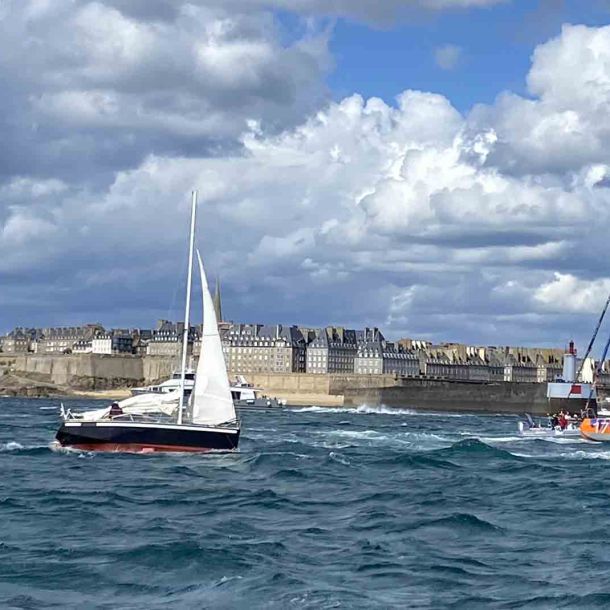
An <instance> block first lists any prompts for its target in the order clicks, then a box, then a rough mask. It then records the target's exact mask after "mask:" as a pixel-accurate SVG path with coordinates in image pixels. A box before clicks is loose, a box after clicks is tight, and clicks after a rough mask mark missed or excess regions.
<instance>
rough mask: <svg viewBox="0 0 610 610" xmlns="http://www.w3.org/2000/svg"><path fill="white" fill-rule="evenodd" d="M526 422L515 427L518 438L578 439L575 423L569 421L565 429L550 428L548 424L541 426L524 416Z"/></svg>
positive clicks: (527, 415) (578, 430)
mask: <svg viewBox="0 0 610 610" xmlns="http://www.w3.org/2000/svg"><path fill="white" fill-rule="evenodd" d="M525 419H526V421H525V422H523V421H520V422H519V423H518V425H517V430H518V433H519V436H522V437H523V438H579V437H580V429H579V427H578V424H577V423H576V422H575V421H572V420H571V421H570V422H569V423H568V426H567V427H566V428H565V429H563V430H562V429H561V428H559V427H555V428H554V427H552V426H551V425H550V424H548V425H545V426H543V425H542V424H541V423H540V422H535V421H534V420H533V419H532V418H531V416H530V415H529V414H528V413H526V414H525Z"/></svg>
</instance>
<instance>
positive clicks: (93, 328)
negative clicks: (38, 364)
mask: <svg viewBox="0 0 610 610" xmlns="http://www.w3.org/2000/svg"><path fill="white" fill-rule="evenodd" d="M101 332H104V328H103V326H101V325H100V324H87V325H85V326H68V327H52V328H43V329H42V332H41V337H40V338H39V340H38V349H37V351H38V353H39V354H67V353H71V352H72V350H73V348H74V344H75V343H77V342H78V341H82V340H85V341H89V340H91V339H93V338H94V337H95V336H96V335H97V334H99V333H101Z"/></svg>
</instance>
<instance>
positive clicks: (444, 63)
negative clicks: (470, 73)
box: [434, 44, 462, 70]
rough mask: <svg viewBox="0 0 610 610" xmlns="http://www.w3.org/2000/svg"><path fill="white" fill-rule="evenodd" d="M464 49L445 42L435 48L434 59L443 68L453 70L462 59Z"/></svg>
mask: <svg viewBox="0 0 610 610" xmlns="http://www.w3.org/2000/svg"><path fill="white" fill-rule="evenodd" d="M461 56H462V49H461V47H458V46H457V45H454V44H445V45H443V46H440V47H437V48H436V49H434V61H435V62H436V65H437V66H438V67H439V68H441V69H442V70H453V68H455V67H456V66H457V64H458V62H459V61H460V58H461Z"/></svg>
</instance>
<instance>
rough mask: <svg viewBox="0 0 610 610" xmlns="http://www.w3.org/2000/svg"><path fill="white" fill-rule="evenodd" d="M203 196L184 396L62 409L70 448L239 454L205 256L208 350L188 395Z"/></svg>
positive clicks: (61, 434) (61, 433) (64, 439)
mask: <svg viewBox="0 0 610 610" xmlns="http://www.w3.org/2000/svg"><path fill="white" fill-rule="evenodd" d="M196 213H197V191H193V194H192V207H191V229H190V239H189V262H188V276H187V289H186V305H185V316H184V317H185V320H184V336H183V343H182V367H181V379H180V383H181V385H180V388H181V391H178V392H170V393H156V394H155V393H146V394H141V395H138V396H132V397H130V398H127V399H126V400H124V401H122V402H120V403H113V404H112V405H111V406H110V407H107V408H105V409H97V410H94V411H86V412H81V413H72V411H71V410H68V411H66V410H65V408H64V407H63V405H62V408H61V414H62V418H63V422H62V424H61V426H60V428H59V430H58V431H57V434H56V439H57V441H58V442H59V444H60V445H62V446H64V447H73V448H76V449H84V450H88V451H132V452H133V451H135V452H154V451H190V452H203V451H209V450H212V449H221V450H230V449H236V448H237V444H238V442H239V434H240V422H239V420H238V419H237V416H236V414H235V407H234V405H233V399H232V397H231V391H230V388H229V380H228V376H227V369H226V366H225V360H224V355H223V352H222V345H221V342H220V335H219V333H218V321H217V320H216V313H215V310H214V303H213V301H212V296H211V295H210V290H209V287H208V282H207V279H206V274H205V270H204V267H203V262H202V260H201V256H200V254H199V251H197V260H198V266H199V274H200V276H201V290H202V299H203V336H202V351H201V355H200V357H199V362H198V365H197V371H196V378H195V384H194V387H193V391H192V392H191V394H190V397H188V398H187V397H186V396H185V392H184V388H185V386H186V384H185V381H186V380H185V377H186V371H187V369H186V358H187V345H188V329H189V317H190V303H191V285H192V272H193V258H194V251H195V220H196Z"/></svg>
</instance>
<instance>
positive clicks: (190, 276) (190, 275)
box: [178, 191, 197, 425]
mask: <svg viewBox="0 0 610 610" xmlns="http://www.w3.org/2000/svg"><path fill="white" fill-rule="evenodd" d="M192 195H193V199H192V204H191V236H190V240H189V265H188V274H187V279H186V305H185V308H184V332H183V334H182V367H181V371H180V404H179V405H178V425H180V424H182V408H183V406H184V380H185V375H186V352H187V350H188V341H189V324H190V321H189V317H190V313H191V284H192V280H193V251H194V249H195V216H196V214H197V191H193V193H192Z"/></svg>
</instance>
